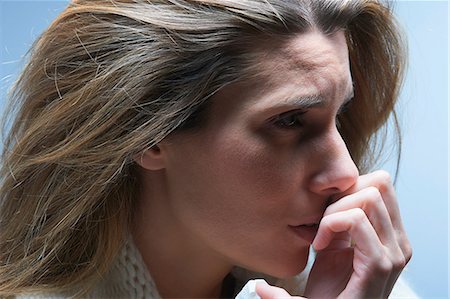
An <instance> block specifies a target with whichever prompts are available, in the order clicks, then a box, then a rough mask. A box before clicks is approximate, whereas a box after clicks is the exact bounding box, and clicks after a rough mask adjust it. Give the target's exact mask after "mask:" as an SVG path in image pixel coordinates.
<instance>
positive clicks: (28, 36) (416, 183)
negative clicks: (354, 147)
mask: <svg viewBox="0 0 450 299" xmlns="http://www.w3.org/2000/svg"><path fill="white" fill-rule="evenodd" d="M67 3H68V1H61V0H54V1H39V0H35V1H15V0H0V109H1V111H3V108H4V106H5V102H6V93H7V91H8V89H9V88H10V86H11V84H12V83H13V82H14V80H15V78H16V77H17V74H18V73H19V71H20V69H21V68H22V66H23V64H24V60H23V58H24V55H25V54H26V53H27V50H28V49H29V47H30V46H31V44H32V43H33V41H34V40H35V39H36V37H37V36H38V35H39V34H40V33H41V32H42V31H43V30H44V29H45V28H46V27H47V26H48V25H49V24H50V23H51V21H52V20H53V19H54V18H55V17H56V16H57V15H58V13H59V12H61V11H62V10H63V9H64V7H65V6H66V5H67ZM394 8H395V13H396V15H397V16H398V19H399V21H400V23H401V25H402V27H403V29H404V31H405V33H406V35H407V38H408V43H409V55H410V60H409V67H408V73H407V78H406V82H405V86H404V89H403V92H402V95H401V98H400V102H399V106H398V108H399V109H398V110H399V112H400V113H399V115H400V123H401V127H402V135H403V150H402V159H401V164H400V168H399V176H398V180H397V185H396V187H397V193H398V198H399V202H400V209H401V211H402V215H403V219H404V224H405V226H406V230H407V232H408V233H409V236H410V240H411V242H412V245H413V248H414V256H413V259H412V260H411V262H410V264H409V265H408V268H407V269H406V271H405V273H404V276H405V278H406V279H407V280H408V281H409V283H410V284H411V286H412V287H413V289H414V290H415V291H416V292H417V293H418V294H419V295H420V296H421V297H422V298H448V296H449V291H448V286H449V277H448V269H449V260H448V259H449V222H448V215H449V207H448V199H449V187H448V185H449V177H448V169H449V160H448V157H449V156H448V147H449V122H448V115H449V107H448V99H449V93H448V85H449V77H448V68H449V64H448V57H449V54H448V53H449V52H448V46H449V41H448V29H449V23H448V16H449V3H448V2H447V1H395V3H394ZM394 158H395V155H392V158H391V159H389V158H387V161H386V162H385V163H384V164H383V165H382V166H381V167H382V168H385V169H387V170H389V171H391V173H394V172H395V165H396V164H395V159H394Z"/></svg>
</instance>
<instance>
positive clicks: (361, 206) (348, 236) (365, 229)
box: [257, 171, 412, 299]
mask: <svg viewBox="0 0 450 299" xmlns="http://www.w3.org/2000/svg"><path fill="white" fill-rule="evenodd" d="M312 246H313V248H314V249H315V250H316V251H317V256H316V259H315V262H314V265H313V267H312V269H311V272H310V275H309V278H308V282H307V285H306V290H305V296H306V297H307V298H387V297H388V296H389V294H390V293H391V291H392V288H393V287H394V284H395V282H396V281H397V278H398V277H399V275H400V273H401V272H402V270H403V268H404V267H405V266H406V264H407V263H408V262H409V260H410V259H411V256H412V251H411V246H410V244H409V241H408V239H407V237H406V232H405V230H404V227H403V224H402V222H401V217H400V212H399V208H398V204H397V199H396V196H395V191H394V187H393V185H392V183H391V180H390V177H389V174H388V173H386V172H385V171H376V172H373V173H370V174H367V175H362V176H360V177H359V178H358V181H357V182H356V184H355V185H354V186H352V187H351V188H350V189H349V190H347V191H345V192H344V193H343V194H340V195H339V198H338V199H337V200H336V201H334V202H333V203H332V204H331V205H329V206H328V208H327V209H326V211H325V213H324V216H323V218H322V221H321V222H320V225H319V229H318V232H317V235H316V237H315V239H314V241H313V243H312ZM257 292H258V294H259V295H260V296H261V298H263V299H269V298H270V299H273V298H302V297H291V296H290V295H289V294H288V293H287V292H286V291H285V290H283V289H281V288H277V287H272V286H268V285H265V286H264V285H261V286H260V285H258V286H257Z"/></svg>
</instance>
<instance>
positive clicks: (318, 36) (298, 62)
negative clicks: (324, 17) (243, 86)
mask: <svg viewBox="0 0 450 299" xmlns="http://www.w3.org/2000/svg"><path fill="white" fill-rule="evenodd" d="M251 68H252V70H251V71H250V74H251V76H253V77H255V78H258V79H259V80H262V81H265V82H266V84H269V85H270V84H281V83H283V82H284V83H285V82H286V80H287V79H289V80H290V81H292V82H296V83H297V86H298V88H299V89H302V88H303V89H308V88H312V89H317V90H316V93H321V94H328V93H329V92H331V91H332V89H338V88H339V87H340V86H338V85H340V84H342V83H344V84H345V83H351V82H347V81H348V79H351V76H350V67H349V60H348V49H347V42H346V38H345V35H344V32H343V31H337V32H335V33H333V34H331V35H324V34H322V33H321V32H318V31H309V32H306V33H302V34H297V35H295V36H293V37H291V38H287V39H286V38H284V39H283V38H282V37H280V38H274V39H273V40H271V41H268V42H267V43H261V44H259V45H258V46H257V47H255V52H254V61H253V63H252V66H251ZM348 87H349V88H350V87H351V86H348Z"/></svg>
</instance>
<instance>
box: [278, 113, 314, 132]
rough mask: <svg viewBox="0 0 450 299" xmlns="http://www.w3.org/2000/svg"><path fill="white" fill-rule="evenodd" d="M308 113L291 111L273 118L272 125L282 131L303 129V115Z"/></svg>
mask: <svg viewBox="0 0 450 299" xmlns="http://www.w3.org/2000/svg"><path fill="white" fill-rule="evenodd" d="M305 113H306V111H291V112H286V113H282V114H280V115H277V116H275V117H274V118H273V120H272V124H273V125H274V126H276V127H277V128H280V129H297V128H301V127H303V125H304V123H303V115H304V114H305Z"/></svg>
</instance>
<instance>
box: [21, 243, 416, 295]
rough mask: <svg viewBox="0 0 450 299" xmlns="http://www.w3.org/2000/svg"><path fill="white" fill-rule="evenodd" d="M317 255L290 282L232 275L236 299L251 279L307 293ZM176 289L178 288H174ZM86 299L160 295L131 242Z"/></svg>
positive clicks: (404, 290) (407, 291) (403, 288)
mask: <svg viewBox="0 0 450 299" xmlns="http://www.w3.org/2000/svg"><path fill="white" fill-rule="evenodd" d="M313 261H314V255H313V254H312V253H311V254H310V258H309V262H308V265H307V267H306V268H305V270H304V271H303V272H302V273H300V274H298V275H296V276H294V277H291V278H288V279H276V278H274V277H271V276H268V275H263V274H261V273H256V272H251V271H247V270H244V269H242V268H235V269H233V271H232V274H233V276H234V277H235V279H236V287H235V290H234V294H235V295H236V294H237V293H239V291H240V290H241V289H242V287H243V286H244V285H245V284H246V283H247V281H248V280H250V279H256V278H264V279H265V280H266V281H267V282H268V283H269V284H271V285H277V286H279V287H282V288H284V289H286V290H287V291H288V292H289V293H290V294H292V295H301V294H303V292H304V289H305V286H306V281H307V278H308V273H309V271H310V270H311V267H312V264H313ZM174 287H176V286H174ZM16 298H18V299H44V298H46V299H66V298H71V296H70V295H64V294H32V295H29V294H27V295H20V296H17V297H16ZM85 298H99V299H100V298H105V299H119V298H120V299H126V298H130V299H131V298H132V299H144V298H146V299H150V298H152V299H160V298H161V297H160V295H159V293H158V290H157V288H156V285H155V283H154V281H153V280H152V278H151V276H150V274H149V272H148V271H147V268H146V267H145V264H144V261H143V259H142V256H141V254H140V253H139V251H138V250H137V248H136V246H135V245H134V243H133V242H132V241H131V240H128V242H127V243H126V244H125V245H124V247H123V248H122V250H121V251H120V253H119V255H118V256H117V259H116V260H115V262H114V264H113V266H112V267H111V270H110V271H109V272H108V273H107V274H106V275H105V276H104V277H103V279H102V280H101V281H100V282H99V283H98V284H97V286H96V287H95V288H94V290H93V291H92V292H91V293H90V294H89V295H88V296H87V297H85ZM390 298H399V299H400V298H418V296H417V295H416V294H415V293H414V292H413V291H412V289H411V288H410V287H409V286H408V285H407V284H406V282H405V281H403V280H402V279H399V281H398V282H397V284H396V286H395V287H394V290H393V292H392V294H391V296H390Z"/></svg>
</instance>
